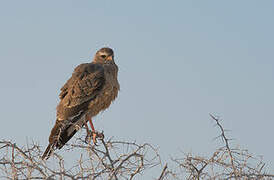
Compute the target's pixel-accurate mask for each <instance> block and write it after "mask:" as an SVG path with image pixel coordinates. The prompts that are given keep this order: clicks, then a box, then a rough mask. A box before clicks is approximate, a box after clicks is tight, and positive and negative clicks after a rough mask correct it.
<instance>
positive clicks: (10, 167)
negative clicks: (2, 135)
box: [0, 115, 274, 180]
mask: <svg viewBox="0 0 274 180" xmlns="http://www.w3.org/2000/svg"><path fill="white" fill-rule="evenodd" d="M211 118H212V119H213V120H214V121H215V123H216V126H217V127H218V129H219V130H220V136H219V138H221V139H222V140H223V144H224V146H223V147H220V148H218V149H217V150H216V151H215V152H213V153H212V155H211V156H210V157H200V156H195V155H193V154H184V155H183V156H182V157H181V158H178V157H177V158H173V159H171V161H170V162H169V164H172V166H173V167H175V168H173V169H170V168H169V166H168V165H167V164H165V165H164V166H162V165H163V164H162V163H161V159H160V156H159V154H158V152H157V149H155V148H154V147H153V146H152V145H150V144H137V143H135V142H125V141H115V140H113V139H107V140H106V139H105V138H104V139H100V140H99V145H98V146H94V145H87V144H85V142H84V138H77V139H75V142H73V143H72V144H68V145H67V146H66V148H67V149H70V150H73V151H78V152H79V153H81V156H80V157H79V159H78V160H77V161H75V163H74V164H72V165H71V166H70V167H66V166H65V163H64V162H65V160H64V158H63V157H62V156H61V155H60V154H58V152H57V153H54V154H53V157H51V159H50V160H49V161H43V160H41V155H42V150H41V147H40V146H39V145H38V144H35V143H27V145H26V147H20V146H18V145H16V144H15V143H12V142H10V141H5V140H2V141H0V179H3V178H5V179H110V180H111V179H114V180H117V179H140V178H141V177H142V176H143V175H144V174H145V173H146V172H147V173H149V171H148V170H149V169H151V168H157V169H158V170H159V175H158V177H155V179H158V180H167V179H272V178H274V175H273V174H269V173H267V172H265V169H264V167H265V164H264V163H263V161H262V159H261V158H259V157H256V156H254V155H252V154H250V153H249V152H248V151H247V150H244V149H240V148H239V147H231V146H230V144H229V142H230V139H229V138H228V137H227V135H226V131H225V129H224V128H223V126H222V125H221V124H220V120H219V119H218V118H217V117H215V116H212V115H211ZM161 167H162V168H161Z"/></svg>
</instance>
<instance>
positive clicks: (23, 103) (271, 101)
mask: <svg viewBox="0 0 274 180" xmlns="http://www.w3.org/2000/svg"><path fill="white" fill-rule="evenodd" d="M273 19H274V1H271V0H264V1H258V0H242V1H236V0H232V1H219V0H215V1H181V0H180V1H179V0H178V1H145V0H139V1H120V0H115V1H110V0H107V1H106V0H100V1H91V0H82V1H70V0H66V1H37V0H32V1H29V0H25V1H0V23H1V25H0V27H1V28H0V51H1V53H0V61H1V71H0V82H1V85H0V99H1V101H0V114H1V127H0V138H1V139H6V140H13V141H14V142H16V143H17V144H18V145H22V146H23V145H24V144H25V143H26V139H27V138H28V139H33V140H34V141H37V142H39V143H40V144H41V146H43V148H45V147H46V145H47V143H48V136H49V133H50V130H51V128H52V127H53V125H54V122H55V107H56V105H57V103H58V94H59V89H60V88H61V87H62V85H63V84H64V83H65V81H66V80H67V79H68V78H69V77H70V75H71V73H72V71H73V69H74V68H75V67H76V66H77V65H78V64H80V63H84V62H89V61H91V59H92V57H93V55H94V53H95V52H96V51H97V50H98V49H100V48H101V47H103V46H110V47H112V48H113V49H114V51H115V60H116V63H117V65H118V66H119V68H120V70H119V81H120V85H121V91H120V93H119V96H118V99H117V100H116V101H115V103H113V104H112V105H111V107H110V108H109V109H108V110H106V111H105V112H103V113H101V114H99V115H98V116H97V117H96V118H95V121H94V124H95V127H96V128H97V129H98V130H104V132H105V136H106V137H112V136H113V137H115V138H116V139H120V140H124V139H125V140H129V141H134V140H136V141H137V142H138V143H144V142H148V143H151V144H153V145H155V146H156V147H159V153H160V154H161V155H162V157H163V159H164V161H168V159H169V157H171V156H172V157H174V156H175V157H178V156H180V155H181V154H180V152H181V151H183V152H186V153H187V152H193V153H196V154H199V155H205V156H206V155H210V154H211V152H212V151H214V150H215V149H216V147H220V145H221V143H220V141H214V140H213V139H214V138H215V137H216V136H218V135H219V130H218V129H217V128H216V127H214V122H213V121H212V120H211V119H210V117H209V113H213V114H215V115H219V116H221V118H222V119H223V121H222V123H223V125H224V127H225V128H226V129H229V130H230V132H229V136H230V137H231V138H234V141H233V144H235V145H240V146H241V147H242V148H244V149H248V150H249V151H250V152H251V153H253V154H255V155H262V156H263V157H264V160H265V162H267V165H266V167H267V169H268V170H270V171H271V172H272V173H273V172H274V171H273V169H274V156H273V152H274V143H273V137H274V131H273V127H274V115H273V107H274V95H273V94H274V83H273V80H274V35H273V32H274V20H273ZM66 153H70V152H66Z"/></svg>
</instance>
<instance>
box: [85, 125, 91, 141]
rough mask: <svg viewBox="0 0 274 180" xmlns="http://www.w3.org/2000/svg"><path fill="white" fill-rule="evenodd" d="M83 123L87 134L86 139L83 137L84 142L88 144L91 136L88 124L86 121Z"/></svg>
mask: <svg viewBox="0 0 274 180" xmlns="http://www.w3.org/2000/svg"><path fill="white" fill-rule="evenodd" d="M84 125H85V128H86V130H87V136H86V139H85V143H87V144H88V143H89V142H90V137H91V134H92V133H91V132H90V130H89V128H88V125H87V123H86V122H85V123H84Z"/></svg>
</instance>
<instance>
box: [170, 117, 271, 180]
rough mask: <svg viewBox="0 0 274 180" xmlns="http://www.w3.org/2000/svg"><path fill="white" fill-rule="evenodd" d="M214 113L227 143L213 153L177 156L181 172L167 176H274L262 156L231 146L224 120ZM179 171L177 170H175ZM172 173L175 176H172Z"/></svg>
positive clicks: (193, 177)
mask: <svg viewBox="0 0 274 180" xmlns="http://www.w3.org/2000/svg"><path fill="white" fill-rule="evenodd" d="M210 117H211V118H212V119H213V120H214V121H215V123H216V125H217V127H218V128H219V129H220V130H221V135H220V136H219V137H221V138H222V139H223V140H224V143H225V146H224V147H221V148H218V149H217V150H216V151H215V152H213V153H212V155H211V157H209V158H206V157H200V156H194V155H192V154H186V155H184V156H185V157H183V158H173V159H172V160H173V162H175V163H176V164H177V167H178V168H177V172H173V173H172V174H171V173H170V174H167V175H166V177H165V178H166V179H176V178H177V179H197V180H198V179H252V180H253V179H272V178H274V174H268V173H266V172H265V170H264V167H265V163H263V161H262V159H261V158H258V157H256V156H254V155H252V154H250V153H249V152H248V151H247V150H243V149H240V148H239V147H235V148H234V147H233V148H232V147H231V146H230V145H229V138H227V136H226V134H225V130H224V128H223V126H222V125H221V124H220V120H219V119H218V118H217V117H216V116H213V115H210ZM173 171H175V170H173ZM171 175H172V176H171Z"/></svg>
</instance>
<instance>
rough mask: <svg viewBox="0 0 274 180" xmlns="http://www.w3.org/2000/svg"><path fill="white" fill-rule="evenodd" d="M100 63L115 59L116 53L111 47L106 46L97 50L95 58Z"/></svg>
mask: <svg viewBox="0 0 274 180" xmlns="http://www.w3.org/2000/svg"><path fill="white" fill-rule="evenodd" d="M93 61H95V62H100V63H110V62H113V61H114V53H113V50H112V49H111V48H108V47H104V48H102V49H100V50H99V51H97V52H96V54H95V57H94V60H93Z"/></svg>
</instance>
